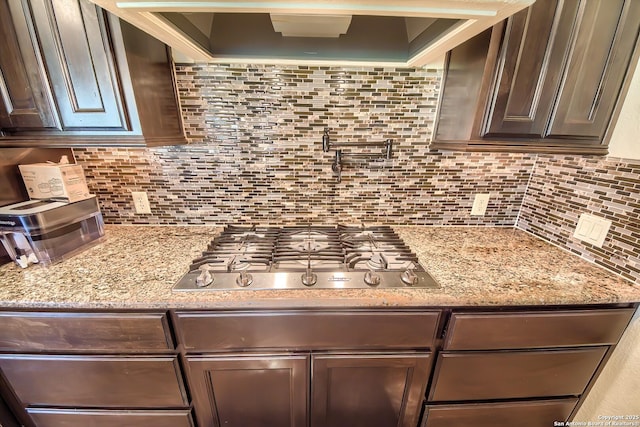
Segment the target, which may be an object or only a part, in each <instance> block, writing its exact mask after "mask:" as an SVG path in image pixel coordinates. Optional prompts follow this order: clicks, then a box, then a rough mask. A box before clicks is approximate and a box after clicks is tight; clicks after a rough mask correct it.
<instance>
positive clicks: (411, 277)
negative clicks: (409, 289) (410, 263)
mask: <svg viewBox="0 0 640 427" xmlns="http://www.w3.org/2000/svg"><path fill="white" fill-rule="evenodd" d="M400 280H402V283H404V284H405V285H407V286H415V285H417V284H418V280H420V278H419V277H418V275H417V274H416V273H415V271H413V270H412V269H408V270H405V271H404V272H403V273H402V274H401V275H400Z"/></svg>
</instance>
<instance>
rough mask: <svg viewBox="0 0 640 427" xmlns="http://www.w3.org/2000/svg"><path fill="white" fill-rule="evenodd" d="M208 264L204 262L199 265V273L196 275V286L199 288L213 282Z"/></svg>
mask: <svg viewBox="0 0 640 427" xmlns="http://www.w3.org/2000/svg"><path fill="white" fill-rule="evenodd" d="M209 268H210V267H209V264H205V265H203V266H200V269H199V270H200V275H199V276H198V277H196V286H197V287H199V288H204V287H205V286H209V285H210V284H212V283H213V274H211V271H209Z"/></svg>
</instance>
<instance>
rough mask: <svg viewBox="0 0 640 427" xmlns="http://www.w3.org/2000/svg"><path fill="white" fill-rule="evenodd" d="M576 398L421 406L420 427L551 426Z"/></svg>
mask: <svg viewBox="0 0 640 427" xmlns="http://www.w3.org/2000/svg"><path fill="white" fill-rule="evenodd" d="M577 403H578V399H575V398H574V399H561V400H543V401H535V402H508V403H468V404H462V405H441V406H432V405H427V406H426V407H425V413H424V417H423V421H422V424H421V427H469V426H473V427H495V426H518V427H540V426H552V425H553V422H554V421H565V420H566V419H567V418H569V415H571V411H573V408H574V407H575V406H576V404H577Z"/></svg>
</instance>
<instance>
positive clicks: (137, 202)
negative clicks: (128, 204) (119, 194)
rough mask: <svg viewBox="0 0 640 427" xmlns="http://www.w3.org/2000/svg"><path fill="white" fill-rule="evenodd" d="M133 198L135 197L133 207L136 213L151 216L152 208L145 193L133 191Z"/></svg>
mask: <svg viewBox="0 0 640 427" xmlns="http://www.w3.org/2000/svg"><path fill="white" fill-rule="evenodd" d="M131 197H133V207H134V208H135V209H136V213H139V214H150V213H151V206H150V205H149V198H148V197H147V193H146V192H144V191H132V192H131Z"/></svg>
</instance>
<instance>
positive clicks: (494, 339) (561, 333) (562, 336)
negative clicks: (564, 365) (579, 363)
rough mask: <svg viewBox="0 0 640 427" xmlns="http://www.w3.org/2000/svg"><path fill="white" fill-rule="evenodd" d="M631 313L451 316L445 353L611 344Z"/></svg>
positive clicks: (569, 312) (626, 311)
mask: <svg viewBox="0 0 640 427" xmlns="http://www.w3.org/2000/svg"><path fill="white" fill-rule="evenodd" d="M633 312H634V310H633V309H610V310H576V311H544V312H527V313H473V314H471V313H453V314H452V315H451V321H450V324H449V325H450V326H449V331H448V333H447V336H446V338H445V344H444V348H445V349H447V350H494V349H511V348H542V347H563V346H566V347H569V346H580V345H608V344H615V343H617V342H618V340H619V339H620V336H622V333H623V332H624V330H625V328H626V327H627V324H628V323H629V320H630V319H631V317H632V316H633Z"/></svg>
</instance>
